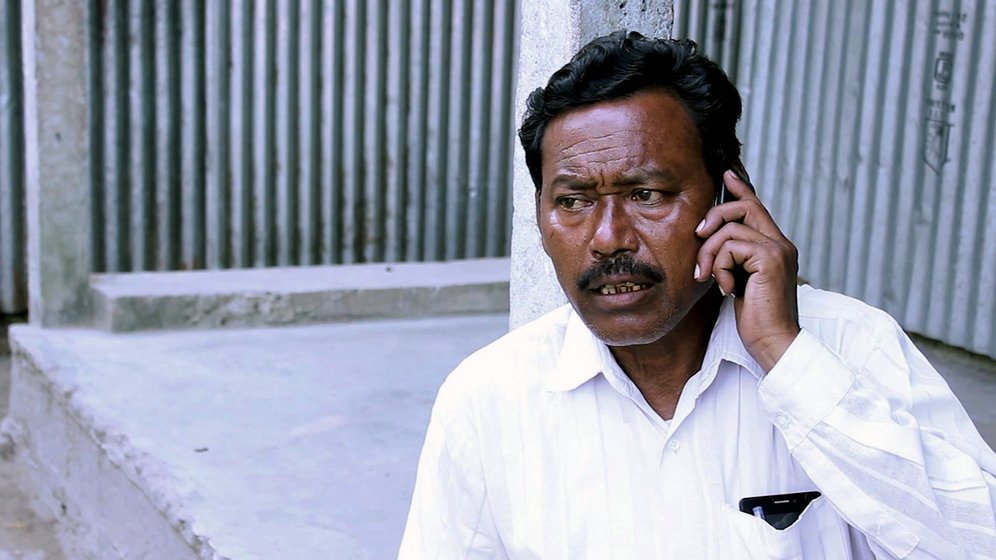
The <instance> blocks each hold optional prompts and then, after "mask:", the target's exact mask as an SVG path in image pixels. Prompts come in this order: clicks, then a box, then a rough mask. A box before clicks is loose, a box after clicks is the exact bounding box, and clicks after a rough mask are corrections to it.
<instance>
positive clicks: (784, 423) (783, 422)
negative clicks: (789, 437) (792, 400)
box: [775, 414, 791, 430]
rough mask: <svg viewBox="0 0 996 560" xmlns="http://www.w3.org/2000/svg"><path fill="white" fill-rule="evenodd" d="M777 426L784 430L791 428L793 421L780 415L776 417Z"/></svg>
mask: <svg viewBox="0 0 996 560" xmlns="http://www.w3.org/2000/svg"><path fill="white" fill-rule="evenodd" d="M775 424H778V427H779V428H781V429H783V430H784V429H786V428H788V427H789V424H791V421H790V420H789V419H788V416H785V415H784V414H779V415H778V416H775Z"/></svg>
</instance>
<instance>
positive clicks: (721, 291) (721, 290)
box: [716, 282, 726, 297]
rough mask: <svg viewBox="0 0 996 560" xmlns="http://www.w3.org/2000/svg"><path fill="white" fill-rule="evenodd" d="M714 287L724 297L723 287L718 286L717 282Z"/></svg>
mask: <svg viewBox="0 0 996 560" xmlns="http://www.w3.org/2000/svg"><path fill="white" fill-rule="evenodd" d="M716 287H717V288H719V293H721V294H723V297H726V292H724V291H723V287H722V286H720V285H719V282H717V283H716Z"/></svg>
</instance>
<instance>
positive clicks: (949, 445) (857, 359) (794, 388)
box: [760, 322, 996, 559]
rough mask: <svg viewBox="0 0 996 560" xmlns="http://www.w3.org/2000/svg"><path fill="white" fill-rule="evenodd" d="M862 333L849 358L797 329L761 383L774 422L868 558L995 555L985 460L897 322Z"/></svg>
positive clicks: (961, 413) (992, 459)
mask: <svg viewBox="0 0 996 560" xmlns="http://www.w3.org/2000/svg"><path fill="white" fill-rule="evenodd" d="M870 330H871V329H870ZM873 330H874V332H873V333H869V334H871V336H870V337H869V340H868V343H867V346H866V347H865V348H864V349H862V351H861V352H860V353H859V355H858V356H853V355H847V354H843V353H842V351H838V350H835V349H833V348H831V347H830V346H828V345H827V344H825V343H824V342H822V341H821V340H820V339H818V338H817V337H816V336H814V334H813V333H812V332H809V331H807V330H805V329H804V330H803V331H802V333H801V334H800V335H799V337H798V338H797V339H796V340H795V341H794V342H793V344H792V345H791V346H790V347H789V349H788V350H787V351H786V353H785V355H784V356H783V357H782V359H781V360H780V361H779V362H778V363H777V364H776V365H775V367H774V368H772V370H771V371H770V372H769V373H768V375H767V376H765V378H764V379H763V380H762V382H761V385H760V393H761V399H762V401H763V403H764V406H765V409H766V410H767V412H768V414H769V415H770V418H771V420H772V422H773V424H774V425H775V426H776V427H777V429H778V430H779V431H780V432H781V434H782V435H783V436H784V438H785V440H786V442H787V444H788V447H789V449H790V450H791V452H792V455H793V457H795V459H796V460H797V461H799V463H800V465H802V467H803V468H804V469H805V471H806V473H807V475H809V477H810V478H811V479H812V480H813V482H814V483H815V484H816V485H817V487H818V488H819V489H820V490H821V492H823V494H824V496H826V498H827V499H828V501H829V502H830V503H831V504H832V505H833V507H834V508H835V509H836V510H837V511H838V513H840V515H841V516H842V517H843V518H844V519H845V520H846V521H847V522H848V523H849V524H850V525H852V526H853V527H855V528H857V529H858V530H859V531H861V532H862V533H863V534H864V535H865V536H866V537H867V539H868V541H869V544H870V545H871V548H872V550H873V552H874V553H875V555H876V557H878V558H893V557H895V558H941V559H950V558H996V520H994V508H993V504H994V503H996V478H994V476H993V474H994V472H996V455H994V453H993V451H992V449H990V448H989V446H988V445H986V443H985V442H984V441H983V439H982V437H981V436H980V435H979V433H978V431H977V430H976V428H975V426H974V425H973V424H972V422H971V420H970V419H969V417H968V414H967V413H966V412H965V410H964V408H963V407H962V405H961V403H959V402H958V400H957V398H956V397H955V396H954V394H953V393H952V392H951V390H950V388H949V387H948V385H947V384H946V383H945V382H944V380H943V379H942V378H941V376H940V375H939V374H938V373H937V371H936V370H934V368H933V367H932V366H931V365H930V364H929V363H928V362H927V360H926V358H924V357H923V355H922V354H921V353H920V352H919V350H917V349H916V347H915V346H914V345H913V343H912V341H910V340H909V338H908V337H907V336H906V334H905V333H903V332H902V330H901V329H900V328H899V327H898V325H896V324H895V323H894V322H892V323H891V324H887V325H882V326H879V327H877V328H876V329H873Z"/></svg>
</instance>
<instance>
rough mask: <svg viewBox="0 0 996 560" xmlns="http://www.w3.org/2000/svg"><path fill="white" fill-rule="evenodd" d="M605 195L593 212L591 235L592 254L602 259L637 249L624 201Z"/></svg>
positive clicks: (634, 234)
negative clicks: (592, 230) (593, 222)
mask: <svg viewBox="0 0 996 560" xmlns="http://www.w3.org/2000/svg"><path fill="white" fill-rule="evenodd" d="M615 198H616V197H612V196H606V197H603V198H602V200H601V201H599V204H598V208H597V210H596V212H595V232H594V234H593V235H592V237H591V252H592V256H594V257H596V258H599V259H602V258H606V257H614V256H616V255H619V254H622V253H629V252H633V251H636V249H637V236H636V232H635V231H634V230H633V222H632V220H631V219H630V216H629V214H628V213H627V212H626V208H625V203H624V201H620V200H616V199H615Z"/></svg>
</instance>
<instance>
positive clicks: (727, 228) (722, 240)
mask: <svg viewBox="0 0 996 560" xmlns="http://www.w3.org/2000/svg"><path fill="white" fill-rule="evenodd" d="M730 241H748V242H750V243H754V244H761V243H765V242H767V241H770V240H769V239H768V238H767V237H765V236H764V235H762V234H761V233H760V232H758V231H757V230H755V229H753V228H750V227H748V226H746V225H744V224H741V223H737V222H731V223H728V224H726V225H724V226H723V227H722V229H720V230H719V231H717V232H716V233H714V234H712V235H711V236H709V238H708V239H706V240H705V243H703V244H702V247H700V248H699V253H698V259H697V261H696V262H697V263H698V265H699V268H698V270H699V274H698V275H697V276H696V277H695V279H696V280H699V281H700V282H701V281H704V280H707V279H708V278H709V276H710V275H712V274H714V270H713V268H714V267H715V264H714V261H715V260H716V257H717V256H718V255H719V254H720V253H721V251H723V249H724V246H725V245H726V244H727V243H729V242H730ZM746 258H747V255H745V256H744V259H746ZM727 293H729V292H727Z"/></svg>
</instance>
